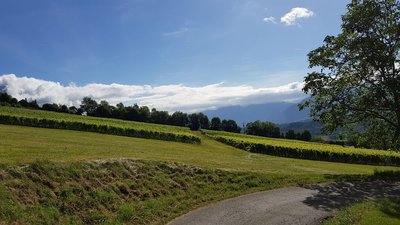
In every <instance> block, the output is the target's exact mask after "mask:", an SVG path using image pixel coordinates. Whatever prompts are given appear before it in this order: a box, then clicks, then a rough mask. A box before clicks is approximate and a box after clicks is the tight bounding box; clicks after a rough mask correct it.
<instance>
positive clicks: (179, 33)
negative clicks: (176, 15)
mask: <svg viewBox="0 0 400 225" xmlns="http://www.w3.org/2000/svg"><path fill="white" fill-rule="evenodd" d="M188 31H189V28H187V27H183V28H181V29H179V30H175V31H171V32H166V33H163V35H164V36H166V37H175V38H176V37H181V36H182V35H183V34H185V33H187V32H188Z"/></svg>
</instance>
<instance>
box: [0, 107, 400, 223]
mask: <svg viewBox="0 0 400 225" xmlns="http://www.w3.org/2000/svg"><path fill="white" fill-rule="evenodd" d="M0 109H1V110H3V111H2V113H4V112H6V111H7V110H8V113H9V114H10V115H20V116H25V117H27V116H30V115H29V114H27V112H29V113H32V117H34V116H37V117H39V118H42V117H43V118H45V119H49V117H48V115H51V116H53V117H51V116H50V118H53V119H56V117H57V116H61V118H62V116H66V117H70V116H71V118H72V119H74V120H75V118H79V119H82V120H85V119H89V120H93V121H95V123H99V124H101V123H102V122H101V121H102V120H103V119H99V118H91V117H79V116H73V115H68V114H57V113H49V114H48V112H44V111H36V110H35V111H33V110H30V111H29V110H24V109H18V108H17V110H16V112H12V111H11V109H14V108H9V109H7V110H5V108H1V107H0ZM18 113H21V114H18ZM36 113H38V114H37V115H36ZM35 118H36V117H35ZM79 119H78V120H79ZM104 120H105V121H106V123H113V121H114V120H108V119H104ZM123 122H125V121H118V120H117V121H116V123H123ZM127 123H128V124H131V122H127ZM132 124H136V123H132ZM126 126H128V125H126ZM129 126H130V125H129ZM145 126H155V127H157V128H158V127H163V128H161V129H166V131H167V132H168V129H171V130H174V132H175V131H177V130H175V129H178V130H179V129H183V130H182V132H186V133H189V132H190V131H188V130H186V129H184V128H179V127H168V126H159V125H153V124H145ZM149 129H152V128H149ZM177 132H181V131H177ZM189 134H190V135H196V136H198V137H199V138H201V143H200V144H185V143H180V142H170V141H160V140H152V139H141V138H133V137H123V136H115V135H106V134H99V133H93V132H81V131H72V130H61V129H48V128H36V127H27V126H13V125H0V140H1V141H0V224H10V223H13V224H165V223H166V222H168V221H170V220H171V219H173V218H174V217H176V216H178V215H181V214H183V213H185V212H188V211H190V210H192V209H194V208H196V207H199V206H202V205H205V204H208V203H210V202H214V201H219V200H222V199H225V198H229V197H234V196H238V195H242V194H246V193H250V192H255V191H261V190H268V189H272V188H278V187H283V186H291V185H301V184H309V183H318V182H330V181H336V180H349V179H361V180H362V179H376V176H374V173H375V172H376V171H400V168H399V167H388V166H386V167H385V166H371V165H356V164H348V163H332V162H324V161H313V160H302V159H293V158H284V157H276V156H269V155H264V154H258V153H251V152H247V151H243V150H238V149H236V148H234V147H231V146H228V145H226V144H223V143H220V142H217V141H215V140H213V139H211V138H209V137H207V136H204V135H202V134H201V133H200V132H197V133H191V132H190V133H189Z"/></svg>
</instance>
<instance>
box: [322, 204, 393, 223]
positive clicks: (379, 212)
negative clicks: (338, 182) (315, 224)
mask: <svg viewBox="0 0 400 225" xmlns="http://www.w3.org/2000/svg"><path fill="white" fill-rule="evenodd" d="M398 224H400V200H399V199H387V198H386V199H378V200H371V201H365V202H361V203H358V204H355V205H353V206H351V207H348V208H345V209H342V210H340V211H339V213H338V214H337V215H336V216H334V217H332V218H330V219H328V220H326V221H324V222H323V223H322V225H398Z"/></svg>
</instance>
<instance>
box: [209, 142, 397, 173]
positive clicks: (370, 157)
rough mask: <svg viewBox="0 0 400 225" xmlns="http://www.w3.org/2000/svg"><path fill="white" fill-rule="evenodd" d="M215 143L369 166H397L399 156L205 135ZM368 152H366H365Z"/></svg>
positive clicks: (253, 150) (268, 152)
mask: <svg viewBox="0 0 400 225" xmlns="http://www.w3.org/2000/svg"><path fill="white" fill-rule="evenodd" d="M207 136H209V137H210V138H213V139H215V140H216V141H219V142H222V143H225V144H227V145H230V146H233V147H235V148H239V149H243V150H246V151H248V152H254V153H262V154H267V155H274V156H281V157H288V158H299V159H311V160H321V161H330V162H343V163H356V164H370V165H385V166H399V165H400V156H399V155H387V154H381V155H380V154H368V153H365V154H362V153H354V152H352V151H351V149H349V152H334V151H324V150H313V149H303V148H296V147H283V146H274V145H268V144H259V143H252V142H248V141H239V140H233V139H229V138H225V137H221V136H214V135H207ZM366 151H368V150H366Z"/></svg>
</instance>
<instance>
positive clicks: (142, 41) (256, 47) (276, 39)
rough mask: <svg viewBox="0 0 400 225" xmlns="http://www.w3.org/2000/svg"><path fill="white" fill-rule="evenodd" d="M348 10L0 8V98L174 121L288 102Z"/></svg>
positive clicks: (133, 0) (14, 0)
mask: <svg viewBox="0 0 400 225" xmlns="http://www.w3.org/2000/svg"><path fill="white" fill-rule="evenodd" d="M348 3H349V0H348V1H343V0H335V1H330V0H282V1H276V0H202V1H194V0H179V1H178V0H158V1H156V0H129V1H128V0H115V1H108V0H107V1H106V0H86V1H78V0H77V1H74V0H64V1H63V0H59V1H50V0H49V1H45V0H35V1H28V0H27V1H23V0H2V1H1V2H0V27H1V32H0V89H3V90H6V91H7V92H10V93H12V94H14V95H15V97H17V98H35V99H38V100H39V101H41V102H45V101H56V102H57V103H61V104H78V103H77V102H79V99H81V98H82V97H83V96H92V97H93V98H95V99H98V100H100V99H106V100H108V101H110V102H111V103H118V102H120V101H122V102H124V103H127V104H133V103H139V104H146V105H149V106H153V107H158V108H160V107H161V108H162V109H165V110H183V111H198V110H205V109H210V108H218V107H221V106H226V105H232V104H240V105H243V104H256V103H266V102H271V101H296V100H299V99H302V98H304V97H306V96H305V95H304V94H302V93H301V82H302V81H303V78H304V76H305V75H306V74H307V72H309V71H310V70H309V68H308V62H307V53H308V52H309V51H311V50H313V49H315V48H317V47H319V46H321V45H322V41H323V39H324V37H325V36H326V35H335V34H337V33H339V32H340V24H341V15H343V14H344V13H345V12H346V5H347V4H348ZM99 87H101V88H99ZM54 88H56V89H57V91H54V90H55V89H54ZM105 90H107V91H105ZM271 93H272V94H271ZM277 93H278V94H277Z"/></svg>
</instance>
